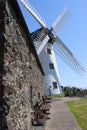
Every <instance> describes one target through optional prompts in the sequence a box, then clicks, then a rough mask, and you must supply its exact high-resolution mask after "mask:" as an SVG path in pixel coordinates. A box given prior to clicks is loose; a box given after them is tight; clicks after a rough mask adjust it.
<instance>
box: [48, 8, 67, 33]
mask: <svg viewBox="0 0 87 130" xmlns="http://www.w3.org/2000/svg"><path fill="white" fill-rule="evenodd" d="M69 15H70V11H69V9H68V8H65V9H64V11H63V12H62V13H61V14H60V15H59V16H58V18H57V19H56V20H55V22H54V23H53V24H52V27H51V30H53V33H54V34H57V35H58V33H59V32H60V30H61V28H62V26H63V22H65V20H66V19H67V18H68V17H69Z"/></svg>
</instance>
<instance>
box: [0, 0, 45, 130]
mask: <svg viewBox="0 0 87 130" xmlns="http://www.w3.org/2000/svg"><path fill="white" fill-rule="evenodd" d="M43 94H44V89H43V71H42V68H41V66H40V63H39V60H38V57H37V54H36V52H35V49H34V46H33V45H32V40H31V38H30V33H29V32H28V30H27V27H26V25H25V21H24V19H23V17H22V15H21V12H20V9H19V7H18V4H17V2H16V0H0V116H1V120H0V129H1V130H5V129H6V130H7V129H8V130H30V125H31V113H30V112H31V108H32V109H33V106H34V105H35V103H36V101H37V100H38V98H39V97H40V96H42V95H43ZM6 127H7V128H6Z"/></svg>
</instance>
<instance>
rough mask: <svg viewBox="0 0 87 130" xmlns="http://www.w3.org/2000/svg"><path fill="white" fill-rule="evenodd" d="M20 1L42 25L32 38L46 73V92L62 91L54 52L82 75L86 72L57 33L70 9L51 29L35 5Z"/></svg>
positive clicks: (25, 0) (26, 0)
mask: <svg viewBox="0 0 87 130" xmlns="http://www.w3.org/2000/svg"><path fill="white" fill-rule="evenodd" d="M20 1H21V3H22V4H23V5H24V6H25V8H26V9H27V10H28V11H29V12H30V13H31V14H32V16H33V17H34V18H35V19H36V20H37V22H38V23H39V24H40V25H41V28H40V29H38V30H36V31H35V32H33V33H32V39H33V42H34V45H35V48H36V51H37V54H38V57H39V59H40V62H41V64H42V67H43V70H44V73H45V77H44V87H45V93H46V94H49V93H50V92H51V93H52V94H57V93H60V92H61V90H60V78H59V73H58V67H57V63H56V59H55V55H54V52H56V54H57V55H58V56H59V57H61V58H62V59H63V60H64V61H65V62H66V64H68V65H69V66H70V67H71V68H72V69H73V70H74V71H76V72H77V73H78V74H80V75H82V74H83V73H84V72H85V70H84V68H83V67H82V66H81V64H80V63H79V62H78V61H77V59H76V58H75V57H74V55H73V54H72V52H71V51H70V50H69V49H68V48H67V47H66V46H65V44H64V43H63V42H62V40H61V39H60V38H59V37H58V35H57V32H58V29H57V28H58V26H60V23H61V21H63V20H64V18H65V16H66V15H67V14H68V13H67V12H68V10H67V9H66V10H65V11H64V12H63V13H62V14H61V15H60V16H59V17H58V18H57V20H56V21H55V22H54V24H53V25H52V27H51V29H50V30H49V29H48V28H47V27H46V22H45V20H44V19H43V18H42V17H41V16H40V15H39V13H38V12H37V11H36V10H35V9H34V8H33V6H31V4H30V3H29V2H28V0H20Z"/></svg>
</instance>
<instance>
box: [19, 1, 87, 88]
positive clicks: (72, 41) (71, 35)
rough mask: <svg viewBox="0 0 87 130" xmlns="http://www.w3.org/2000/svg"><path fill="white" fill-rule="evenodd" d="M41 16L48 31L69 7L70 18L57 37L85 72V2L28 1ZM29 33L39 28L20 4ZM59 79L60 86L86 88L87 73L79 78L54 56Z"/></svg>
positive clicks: (86, 41)
mask: <svg viewBox="0 0 87 130" xmlns="http://www.w3.org/2000/svg"><path fill="white" fill-rule="evenodd" d="M29 2H30V3H31V4H32V5H33V6H34V7H35V8H36V9H37V11H38V12H39V13H40V15H41V16H43V17H44V19H45V20H46V21H47V23H48V24H47V27H48V28H49V29H50V27H51V25H52V23H53V22H54V21H55V20H56V18H57V17H58V15H59V14H60V13H61V12H62V11H63V10H64V8H65V7H66V6H68V7H69V10H70V12H71V13H70V14H71V15H70V17H69V18H68V19H67V20H66V22H65V23H63V28H62V30H61V32H60V33H59V35H58V36H59V37H60V38H61V40H62V41H63V42H64V43H65V45H66V46H67V47H68V48H69V49H70V50H71V51H72V53H73V54H74V56H75V57H76V58H77V59H78V60H79V61H80V63H81V64H82V65H83V66H84V68H85V69H86V71H87V60H86V59H87V58H86V56H87V50H86V49H87V25H86V24H87V0H29ZM20 6H21V10H22V12H23V15H24V17H25V20H26V23H27V25H28V27H29V30H30V32H32V31H35V30H36V29H38V28H39V27H40V26H39V24H38V23H37V21H36V20H35V19H34V18H33V17H32V16H31V15H30V13H29V12H28V11H27V10H26V9H25V8H24V7H23V6H22V5H21V4H20ZM56 59H57V64H58V68H59V74H60V79H61V85H64V86H66V85H69V86H76V87H79V88H87V72H86V74H85V75H84V77H80V76H79V75H78V74H77V73H76V72H74V71H73V70H72V69H71V68H70V67H69V66H68V65H66V64H65V63H64V62H63V61H62V60H61V59H60V58H59V57H58V56H56Z"/></svg>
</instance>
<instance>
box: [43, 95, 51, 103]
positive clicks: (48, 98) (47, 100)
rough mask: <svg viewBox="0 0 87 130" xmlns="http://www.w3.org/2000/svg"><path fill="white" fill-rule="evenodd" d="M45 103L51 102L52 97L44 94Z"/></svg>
mask: <svg viewBox="0 0 87 130" xmlns="http://www.w3.org/2000/svg"><path fill="white" fill-rule="evenodd" d="M42 98H43V102H44V103H51V100H52V97H51V96H42Z"/></svg>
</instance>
